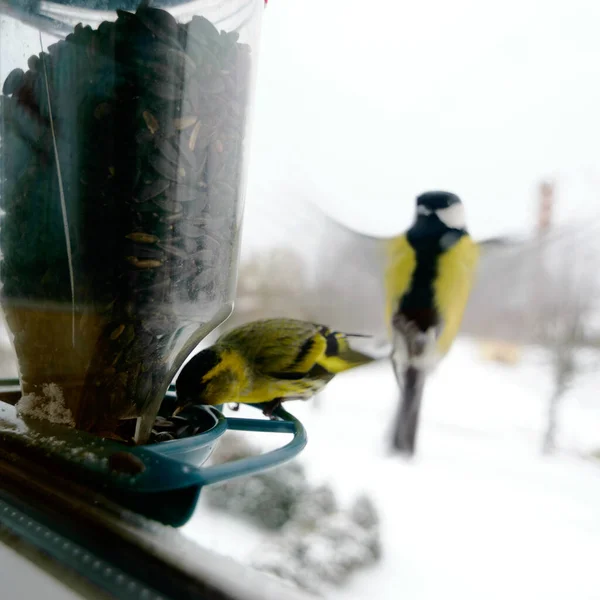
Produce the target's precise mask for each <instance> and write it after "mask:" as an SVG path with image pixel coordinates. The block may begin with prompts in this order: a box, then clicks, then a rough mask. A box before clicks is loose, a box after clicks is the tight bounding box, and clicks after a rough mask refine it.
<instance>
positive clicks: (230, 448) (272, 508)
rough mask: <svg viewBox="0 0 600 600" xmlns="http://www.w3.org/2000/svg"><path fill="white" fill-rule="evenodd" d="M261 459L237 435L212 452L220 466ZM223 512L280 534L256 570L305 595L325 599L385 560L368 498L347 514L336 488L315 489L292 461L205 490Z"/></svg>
mask: <svg viewBox="0 0 600 600" xmlns="http://www.w3.org/2000/svg"><path fill="white" fill-rule="evenodd" d="M255 454H258V450H257V449H256V448H254V447H252V446H251V445H250V444H248V442H246V441H245V439H243V438H242V437H240V436H237V437H236V436H231V437H230V439H229V440H228V443H227V444H222V445H221V446H220V447H219V449H218V451H216V452H215V454H214V455H213V458H212V460H213V462H215V463H221V462H226V461H230V460H236V459H238V458H243V457H244V456H252V455H255ZM205 495H206V499H207V501H208V502H209V504H210V505H211V506H212V507H213V508H215V509H219V510H224V511H228V512H231V513H233V514H236V515H239V516H244V517H246V518H248V519H250V520H251V521H252V522H254V523H255V524H257V525H259V526H261V527H264V528H266V529H270V530H278V531H279V533H278V535H277V536H276V537H275V538H274V539H273V538H271V541H270V542H269V543H267V544H265V545H264V546H263V547H261V548H259V549H258V551H257V552H256V553H255V555H256V556H257V557H258V558H257V559H256V560H255V561H254V562H253V566H254V567H255V568H257V569H259V570H261V571H263V572H265V573H268V574H270V575H272V576H275V577H278V578H280V579H283V580H285V581H287V582H290V583H292V584H294V585H296V586H297V587H299V588H302V589H304V590H305V591H307V592H309V593H312V594H315V595H321V594H322V592H323V590H324V588H326V587H327V586H339V585H342V584H343V583H344V582H345V581H346V579H347V578H348V577H349V576H350V575H351V573H353V572H354V571H356V570H358V569H361V568H364V567H366V566H368V565H371V564H373V563H375V562H376V561H377V560H379V558H380V557H381V541H380V534H379V517H378V514H377V509H376V507H375V505H374V504H373V502H372V500H371V499H370V498H369V496H367V495H365V494H362V495H360V496H358V497H357V498H356V499H355V501H354V502H353V503H352V505H351V506H350V507H349V508H348V509H341V508H340V507H339V506H338V502H337V500H336V497H335V493H334V491H333V489H332V488H331V486H329V485H328V484H322V485H318V486H312V485H311V484H310V483H309V482H308V480H307V477H306V474H305V471H304V468H303V467H302V465H301V464H299V463H298V462H295V461H294V462H290V463H287V464H285V465H282V466H280V467H278V468H276V469H273V470H271V471H267V472H265V473H261V474H258V475H253V476H251V477H244V478H241V479H234V480H232V481H228V482H226V483H222V484H219V485H215V486H209V487H207V488H206V492H205Z"/></svg>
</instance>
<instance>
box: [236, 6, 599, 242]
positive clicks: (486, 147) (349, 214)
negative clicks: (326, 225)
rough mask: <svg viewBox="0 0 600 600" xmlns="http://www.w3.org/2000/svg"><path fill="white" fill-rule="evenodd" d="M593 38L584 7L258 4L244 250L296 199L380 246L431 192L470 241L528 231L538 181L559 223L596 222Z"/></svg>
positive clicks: (592, 18)
mask: <svg viewBox="0 0 600 600" xmlns="http://www.w3.org/2000/svg"><path fill="white" fill-rule="evenodd" d="M598 31H600V2H598V0H503V1H502V2H499V1H496V2H481V1H480V0H453V1H451V2H449V1H448V0H428V1H427V0H425V1H422V2H408V1H406V0H388V1H379V2H365V1H364V0H363V1H362V2H360V1H357V0H270V2H269V5H268V7H267V9H266V11H265V14H264V22H263V37H262V46H261V52H260V68H259V77H258V88H257V96H256V109H255V120H254V132H253V134H254V139H253V142H254V143H253V156H252V161H251V169H250V186H249V193H248V198H247V204H246V207H247V213H246V216H247V220H246V227H245V236H244V243H245V245H246V246H251V245H254V244H255V243H259V242H262V243H265V240H270V239H276V238H277V236H279V237H282V236H283V237H285V235H286V234H285V232H281V231H279V232H278V231H275V230H274V228H273V227H272V226H271V225H269V224H268V223H266V222H265V219H264V216H265V215H272V214H274V212H275V209H279V208H284V209H285V207H286V206H287V205H288V203H291V204H292V205H294V204H295V203H296V204H297V200H296V194H298V195H299V196H306V197H310V198H311V199H313V200H314V201H316V202H318V203H319V204H320V205H321V206H322V207H323V208H324V209H325V210H327V211H328V212H329V213H330V214H332V215H334V216H335V217H337V218H338V219H340V220H341V221H343V222H344V223H346V224H348V225H350V226H353V227H356V228H357V229H360V230H361V231H364V232H367V233H376V234H383V235H389V234H394V233H397V232H399V231H401V230H403V229H405V228H406V226H407V225H408V223H409V221H410V218H411V215H412V211H413V205H414V197H415V195H417V194H418V193H420V192H422V191H424V190H427V189H433V188H444V189H449V190H452V191H454V192H456V193H458V194H459V195H460V196H461V197H462V198H463V200H464V202H465V204H466V207H467V215H468V219H469V223H470V228H471V231H472V233H473V234H474V235H475V236H476V237H487V236H492V235H497V234H504V233H510V232H515V231H524V230H528V229H529V228H530V227H531V226H532V224H533V221H534V207H535V197H536V196H535V194H536V188H537V185H538V182H539V181H540V179H541V178H544V177H547V176H551V177H557V178H558V179H559V186H560V187H559V190H558V191H559V205H558V207H557V220H558V221H559V222H565V221H567V220H571V219H576V218H587V217H590V216H592V215H594V216H595V215H596V214H599V213H600V36H599V35H598ZM290 210H291V211H292V213H293V211H294V210H295V208H294V206H292V208H291V209H290ZM288 227H289V225H288Z"/></svg>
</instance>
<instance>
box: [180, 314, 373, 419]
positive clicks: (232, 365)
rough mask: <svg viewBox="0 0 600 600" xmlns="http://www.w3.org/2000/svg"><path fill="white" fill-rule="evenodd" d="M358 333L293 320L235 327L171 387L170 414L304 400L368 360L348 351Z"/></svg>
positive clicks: (269, 409)
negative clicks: (226, 405)
mask: <svg viewBox="0 0 600 600" xmlns="http://www.w3.org/2000/svg"><path fill="white" fill-rule="evenodd" d="M353 335H356V336H357V337H362V336H359V335H358V334H344V333H340V332H339V331H333V330H331V329H329V328H328V327H326V326H325V325H319V324H315V323H309V322H306V321H300V320H296V319H262V320H257V321H252V322H250V323H247V324H245V325H242V326H240V327H236V328H235V329H232V330H230V331H228V332H226V333H224V334H223V335H222V336H221V337H219V338H218V340H217V341H216V343H215V344H213V345H212V346H210V347H209V348H206V349H205V350H202V351H201V352H199V353H198V354H196V355H195V356H193V357H192V358H191V359H190V360H189V361H188V362H187V363H186V365H185V366H184V367H183V369H182V370H181V373H180V374H179V376H178V378H177V381H176V384H175V387H176V392H177V401H176V405H175V410H174V413H173V414H175V415H176V414H177V413H178V412H181V411H182V410H183V409H184V408H186V407H187V406H190V405H192V404H209V405H219V404H224V403H227V402H237V403H244V404H264V407H263V408H264V413H265V415H267V416H271V415H272V413H273V411H274V410H275V409H276V408H278V407H279V406H280V405H281V403H282V402H283V401H286V400H308V399H309V398H311V397H312V396H313V395H314V394H316V393H317V392H319V391H320V390H322V389H323V388H324V387H325V385H327V383H328V382H329V381H331V379H332V378H333V377H334V376H335V375H336V374H337V373H341V372H342V371H346V370H348V369H351V368H353V367H357V366H359V365H364V364H367V363H369V362H371V361H372V360H373V359H372V358H371V357H370V356H367V355H366V354H362V353H361V352H357V351H356V350H353V349H352V348H350V344H349V342H348V338H350V337H353Z"/></svg>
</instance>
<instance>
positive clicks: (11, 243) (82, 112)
mask: <svg viewBox="0 0 600 600" xmlns="http://www.w3.org/2000/svg"><path fill="white" fill-rule="evenodd" d="M122 9H127V10H122ZM262 9H263V1H262V0H254V1H252V0H251V1H248V0H233V1H231V0H230V1H221V2H215V1H209V0H207V1H198V2H191V3H186V4H177V3H172V2H171V3H168V4H160V3H158V4H153V5H152V7H149V6H147V5H145V4H140V5H138V3H137V2H130V1H124V2H102V3H100V2H97V3H94V2H90V3H71V4H68V5H67V4H58V3H49V2H44V3H41V4H39V3H38V4H35V3H34V4H33V5H32V4H30V3H27V4H25V3H23V2H14V3H9V4H8V6H7V7H6V8H5V13H6V14H7V16H2V19H1V20H0V27H1V29H0V43H1V55H2V58H1V63H0V79H1V81H2V84H3V87H2V95H1V102H2V104H1V109H2V112H1V114H2V121H1V122H2V129H1V138H0V140H1V142H0V143H1V147H0V165H1V169H2V170H1V177H0V203H1V208H2V211H3V215H2V221H1V226H0V246H1V250H2V262H1V270H0V277H1V281H2V291H1V304H2V309H3V311H4V315H5V318H6V321H7V324H8V328H9V330H10V332H11V333H12V335H13V336H14V347H15V350H16V354H17V359H18V364H19V370H20V374H21V381H22V386H23V393H24V394H35V395H36V396H39V397H42V398H44V397H46V396H48V403H51V402H53V401H55V400H56V397H57V394H58V396H60V393H61V392H62V395H63V396H64V402H65V405H66V408H67V409H68V410H69V411H70V415H71V418H72V422H73V423H74V424H75V426H76V427H78V428H80V429H85V430H88V431H92V432H96V433H101V434H103V435H105V434H110V435H119V436H120V435H122V436H123V437H126V438H127V437H131V435H133V433H132V430H133V427H134V425H135V423H136V421H134V420H133V419H137V418H138V417H143V418H142V419H138V420H137V433H136V434H135V435H136V439H137V440H138V441H144V440H145V439H147V436H148V434H149V431H150V427H151V425H152V423H153V421H154V417H155V415H156V412H157V410H158V407H159V405H160V402H161V399H162V397H163V395H164V393H165V391H166V389H167V386H168V384H169V383H170V381H171V380H172V378H173V376H174V374H175V373H176V372H177V370H178V369H179V368H180V366H181V365H182V363H183V361H184V360H185V358H186V357H187V356H188V355H189V353H190V351H191V350H192V349H193V348H194V346H195V345H196V344H197V343H198V342H199V341H200V340H201V339H202V338H203V337H204V336H205V335H206V334H207V333H208V332H210V331H211V330H213V329H214V327H216V326H217V325H218V324H219V323H221V322H222V321H223V320H224V319H225V318H226V317H227V316H228V315H229V313H230V312H231V310H232V306H233V298H234V294H235V282H236V271H237V259H238V250H239V235H240V226H241V220H242V210H243V198H244V190H245V178H246V177H245V174H246V162H247V161H246V159H247V154H248V152H247V149H248V132H249V113H250V108H251V99H252V90H253V82H254V75H255V72H256V50H257V41H258V33H259V25H260V17H261V14H262ZM49 384H56V385H57V386H58V391H57V388H56V387H55V386H53V387H52V388H51V389H50V388H48V385H49ZM52 389H53V390H54V392H52ZM49 390H50V391H49ZM121 432H123V433H121Z"/></svg>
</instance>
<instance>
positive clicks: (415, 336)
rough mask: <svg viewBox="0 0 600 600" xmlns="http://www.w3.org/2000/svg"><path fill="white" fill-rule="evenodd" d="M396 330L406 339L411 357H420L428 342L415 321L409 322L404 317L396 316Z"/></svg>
mask: <svg viewBox="0 0 600 600" xmlns="http://www.w3.org/2000/svg"><path fill="white" fill-rule="evenodd" d="M392 325H393V327H394V329H395V330H396V331H397V332H398V333H399V334H400V335H401V336H402V337H403V338H404V343H405V344H406V350H407V352H408V355H409V356H420V355H421V354H422V353H423V351H424V349H425V344H426V342H427V339H426V336H425V335H424V333H423V332H422V331H421V330H420V329H419V327H418V325H417V324H416V323H415V322H414V321H409V320H408V319H407V318H406V317H405V316H404V315H401V314H396V315H394V317H393V318H392Z"/></svg>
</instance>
